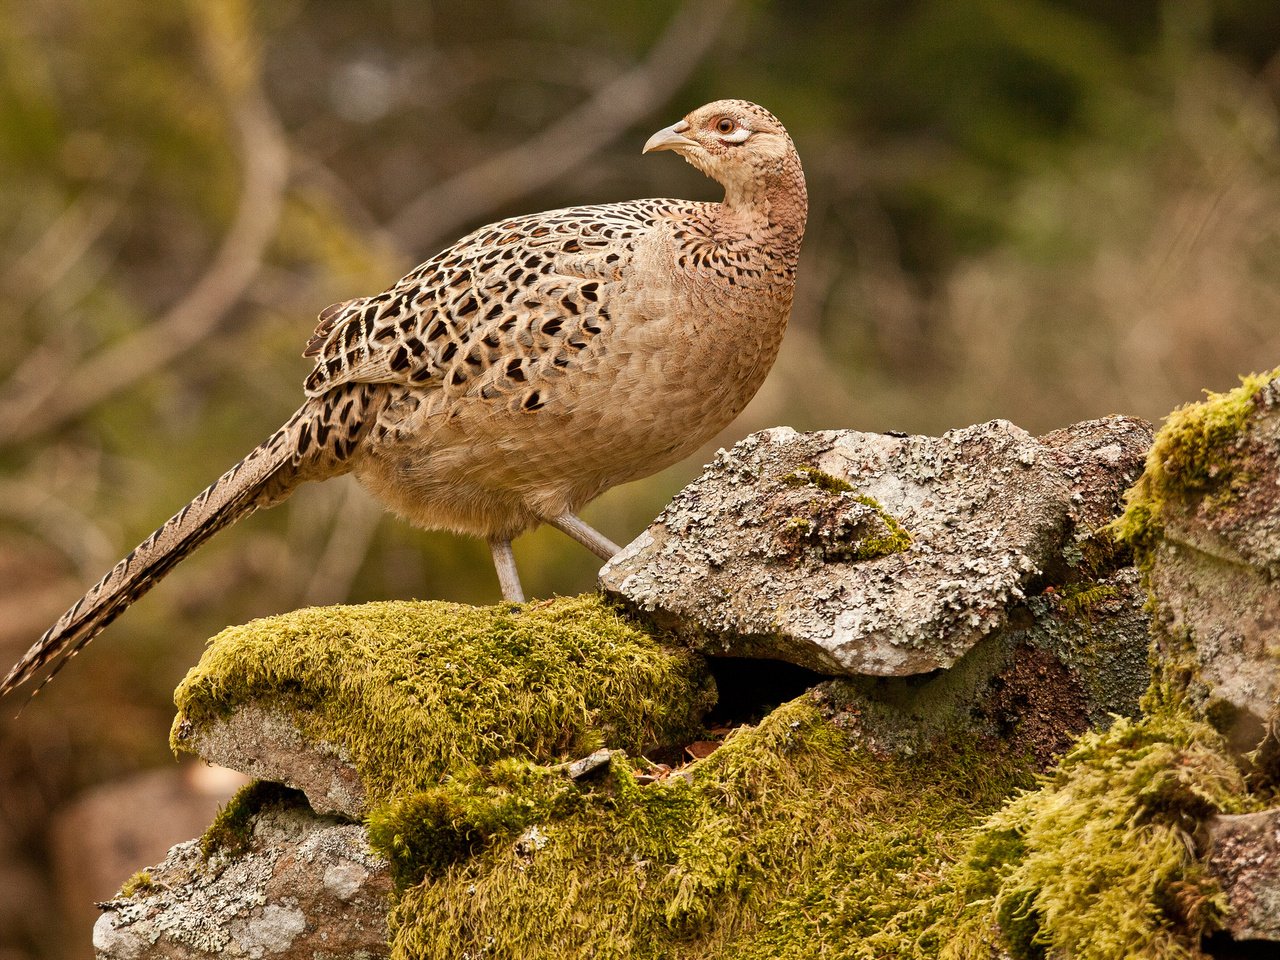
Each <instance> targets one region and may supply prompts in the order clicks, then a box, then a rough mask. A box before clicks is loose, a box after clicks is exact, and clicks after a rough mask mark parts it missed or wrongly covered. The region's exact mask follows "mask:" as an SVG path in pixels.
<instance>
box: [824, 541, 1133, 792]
mask: <svg viewBox="0 0 1280 960" xmlns="http://www.w3.org/2000/svg"><path fill="white" fill-rule="evenodd" d="M1146 596H1147V595H1146V591H1145V590H1144V589H1143V588H1142V585H1141V583H1140V582H1139V577H1138V573H1137V571H1136V570H1134V568H1133V567H1121V568H1120V569H1118V570H1115V571H1113V572H1111V573H1109V574H1107V575H1105V576H1102V577H1100V578H1098V579H1097V580H1095V581H1092V582H1091V584H1090V586H1089V587H1088V592H1087V593H1084V594H1081V593H1077V594H1076V595H1075V598H1074V599H1073V598H1071V597H1068V596H1065V595H1063V594H1062V593H1060V592H1058V591H1045V592H1043V593H1041V594H1038V595H1037V596H1034V597H1031V598H1028V600H1027V602H1026V604H1025V605H1024V607H1023V608H1022V609H1020V610H1019V611H1018V612H1017V614H1016V615H1015V616H1014V617H1013V618H1012V621H1011V622H1010V624H1009V625H1008V628H1007V629H1005V630H1002V631H1001V632H1000V633H999V634H998V635H995V636H992V637H988V638H987V639H986V640H985V641H984V642H983V643H981V644H979V645H978V647H977V648H975V649H974V650H972V651H970V652H969V653H968V654H967V655H966V656H964V657H962V658H961V659H960V660H959V661H958V662H956V663H955V665H953V666H952V667H951V668H950V669H948V670H940V671H937V672H935V673H932V674H930V675H928V676H927V677H851V678H847V679H841V680H832V681H829V682H827V683H825V684H823V685H822V686H821V687H820V688H819V690H820V691H822V693H823V695H824V696H827V697H829V698H830V699H831V701H832V702H833V703H834V704H835V705H836V707H835V708H836V709H837V710H838V711H840V712H841V713H842V718H841V725H842V726H844V727H845V728H846V729H850V730H854V731H856V732H857V734H858V739H859V741H860V742H863V743H866V744H868V745H869V746H870V747H871V748H872V749H873V750H875V751H877V752H880V753H898V754H907V755H909V754H912V753H918V752H920V751H922V750H925V749H928V747H929V745H930V742H931V741H933V740H936V739H945V738H947V737H952V736H956V735H957V734H958V733H960V732H961V731H967V733H968V735H971V736H973V737H977V738H985V739H991V740H999V741H1003V742H1005V743H1009V744H1011V745H1013V746H1014V748H1015V749H1016V750H1017V751H1019V752H1021V753H1025V754H1027V755H1030V756H1034V757H1035V759H1036V761H1037V764H1038V765H1039V766H1040V767H1041V768H1042V769H1043V768H1046V767H1048V766H1049V765H1050V764H1051V763H1052V762H1053V761H1054V760H1055V759H1056V758H1057V756H1058V755H1059V754H1060V753H1061V752H1062V751H1063V750H1064V749H1066V748H1067V747H1068V746H1069V745H1070V743H1071V741H1072V740H1073V739H1074V738H1075V737H1076V736H1077V735H1079V734H1080V733H1082V732H1083V731H1085V730H1087V729H1089V728H1090V727H1095V728H1096V727H1103V726H1107V725H1108V724H1109V723H1110V721H1111V719H1112V718H1113V717H1115V716H1130V717H1131V716H1137V715H1138V712H1139V709H1138V701H1139V698H1140V697H1141V696H1142V693H1143V691H1144V690H1146V688H1147V684H1148V682H1149V680H1150V669H1149V666H1148V663H1147V649H1148V636H1147V628H1148V620H1147V615H1146V612H1145V610H1144V607H1145V604H1146ZM1080 597H1084V598H1085V602H1083V603H1082V602H1081V601H1080V599H1079V598H1080Z"/></svg>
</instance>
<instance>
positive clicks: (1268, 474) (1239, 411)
mask: <svg viewBox="0 0 1280 960" xmlns="http://www.w3.org/2000/svg"><path fill="white" fill-rule="evenodd" d="M1117 529H1118V530H1119V532H1120V534H1121V535H1122V536H1123V537H1125V538H1126V539H1127V540H1129V542H1130V543H1132V544H1133V546H1134V547H1135V550H1136V551H1137V553H1138V555H1139V557H1140V559H1141V561H1142V565H1143V568H1144V570H1145V572H1146V574H1147V581H1148V585H1149V587H1150V590H1151V594H1152V597H1153V600H1154V611H1155V613H1154V620H1153V624H1154V629H1155V634H1156V642H1157V647H1158V650H1159V653H1160V662H1161V664H1162V667H1161V669H1162V672H1163V674H1164V676H1165V678H1166V679H1168V680H1170V681H1172V682H1175V683H1178V684H1186V685H1187V686H1188V687H1189V689H1190V691H1191V693H1192V695H1193V696H1194V697H1196V698H1197V700H1198V701H1199V702H1200V704H1201V707H1202V709H1203V711H1204V712H1205V714H1206V715H1207V716H1208V717H1209V718H1210V719H1211V721H1212V722H1214V723H1215V724H1216V725H1218V726H1219V727H1220V728H1221V729H1223V731H1224V732H1226V733H1228V735H1229V736H1230V737H1231V739H1232V741H1233V742H1234V743H1235V745H1236V747H1237V749H1239V750H1240V751H1242V752H1247V751H1250V750H1252V749H1254V748H1255V747H1257V746H1258V745H1259V743H1260V741H1262V740H1263V738H1264V736H1265V735H1266V732H1267V728H1268V726H1272V725H1274V724H1275V723H1276V721H1277V716H1276V713H1277V706H1278V704H1280V371H1276V372H1273V373H1271V374H1266V375H1262V376H1254V377H1248V378H1246V379H1245V380H1244V382H1243V383H1242V384H1241V386H1240V387H1238V388H1237V389H1235V390H1232V391H1230V392H1228V393H1223V394H1210V395H1209V397H1208V398H1207V399H1206V400H1205V401H1203V402H1201V403H1197V404H1191V405H1188V406H1186V407H1183V408H1181V409H1179V410H1176V411H1174V412H1173V413H1172V414H1171V415H1170V416H1169V418H1168V419H1167V420H1166V422H1165V425H1164V426H1163V427H1162V428H1161V430H1160V432H1159V434H1158V435H1157V437H1156V440H1155V442H1154V444H1153V445H1152V448H1151V454H1150V456H1149V457H1148V459H1147V466H1146V471H1145V472H1144V474H1143V476H1142V478H1141V480H1140V481H1139V483H1138V484H1137V485H1135V487H1134V490H1133V492H1132V494H1131V495H1130V497H1129V505H1128V509H1127V510H1126V512H1125V515H1124V517H1123V518H1122V520H1121V521H1120V522H1119V523H1118V524H1117ZM1271 752H1274V751H1271Z"/></svg>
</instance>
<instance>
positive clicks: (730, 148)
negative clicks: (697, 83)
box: [643, 100, 804, 202]
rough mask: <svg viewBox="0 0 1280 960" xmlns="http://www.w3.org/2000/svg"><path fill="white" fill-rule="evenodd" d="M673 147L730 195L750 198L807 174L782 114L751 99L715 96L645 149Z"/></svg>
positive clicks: (656, 136)
mask: <svg viewBox="0 0 1280 960" xmlns="http://www.w3.org/2000/svg"><path fill="white" fill-rule="evenodd" d="M654 150H673V151H675V152H676V153H678V154H680V156H682V157H684V158H685V159H686V160H687V161H689V163H691V164H693V165H694V166H695V167H697V168H698V169H699V170H701V171H702V172H703V173H705V174H706V175H707V176H708V177H711V179H713V180H716V181H718V182H719V183H721V184H723V185H724V188H725V193H726V198H727V201H729V202H733V201H734V200H741V201H745V202H750V201H752V200H753V199H756V198H758V197H759V196H760V195H761V194H762V193H769V192H773V190H776V189H777V188H778V187H785V186H787V185H789V184H791V183H797V184H798V186H799V188H800V190H801V191H803V185H804V178H803V174H802V173H801V172H800V161H799V158H798V157H797V156H796V148H795V146H794V144H792V142H791V137H790V136H789V135H788V134H787V131H786V128H785V127H783V126H782V124H781V123H779V122H778V118H777V117H775V116H774V115H773V114H772V113H770V112H769V111H768V110H766V109H765V108H764V107H761V106H758V105H757V104H754V103H749V102H748V101H746V100H716V101H715V102H714V103H708V104H707V105H706V106H702V107H699V108H698V109H697V110H694V111H693V112H692V113H690V114H688V115H687V116H686V117H685V118H684V119H683V120H680V121H679V122H678V123H673V124H672V125H671V126H669V127H664V128H663V129H661V130H659V131H658V132H657V133H655V134H654V135H653V136H652V137H650V138H649V140H648V142H647V143H645V145H644V151H643V152H644V153H649V152H651V151H654Z"/></svg>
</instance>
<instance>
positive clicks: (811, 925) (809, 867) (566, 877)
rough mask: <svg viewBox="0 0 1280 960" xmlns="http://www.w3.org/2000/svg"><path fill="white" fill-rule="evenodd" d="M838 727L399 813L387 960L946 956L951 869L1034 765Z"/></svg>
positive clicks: (499, 787) (523, 783) (778, 719)
mask: <svg viewBox="0 0 1280 960" xmlns="http://www.w3.org/2000/svg"><path fill="white" fill-rule="evenodd" d="M829 713H830V711H829V710H828V709H827V707H826V704H825V703H824V702H823V701H821V700H820V699H818V698H815V697H814V696H812V695H808V694H806V695H804V696H802V697H800V698H799V699H797V700H795V701H792V702H790V703H788V704H785V705H784V706H782V707H780V708H778V709H777V710H775V711H774V712H773V713H771V714H770V715H769V716H767V717H766V718H765V719H764V720H763V721H762V722H761V723H760V724H759V725H758V726H756V727H744V728H740V729H739V730H738V731H737V732H735V733H734V734H733V735H732V736H731V737H730V738H729V739H728V740H727V741H726V742H725V743H724V745H723V746H721V747H720V748H719V749H718V750H716V751H715V752H714V753H712V754H711V755H710V756H709V757H707V758H706V759H704V760H700V761H698V762H697V763H694V764H692V765H691V766H689V767H688V768H686V770H685V771H681V772H679V773H677V774H674V775H671V776H669V777H667V778H666V779H664V780H659V781H657V782H654V783H649V784H647V785H645V784H643V782H642V780H640V779H637V777H636V770H635V769H634V768H633V766H632V764H631V763H629V762H628V761H627V759H626V758H625V757H624V756H622V755H621V754H614V756H613V757H612V760H611V763H610V765H609V767H608V769H607V770H606V771H605V772H604V773H603V774H602V775H601V776H600V777H599V778H598V779H596V780H593V781H592V782H590V783H588V784H581V783H573V782H570V781H568V780H566V779H565V778H564V777H563V776H557V775H555V774H554V772H552V771H548V770H546V769H545V768H534V767H530V766H528V765H514V764H510V763H504V764H499V765H497V766H496V767H494V768H490V769H489V770H487V771H476V772H475V773H474V774H473V775H469V776H466V777H461V778H455V779H452V780H450V781H449V782H447V783H445V784H443V785H441V787H439V788H437V789H435V790H431V791H424V792H422V793H420V794H418V795H416V796H411V797H406V798H404V799H403V800H402V801H400V802H398V803H395V804H392V805H390V806H388V807H387V808H385V809H383V810H382V811H380V812H379V813H377V814H375V816H374V817H373V818H372V823H371V830H370V833H371V839H372V841H373V844H374V847H375V849H376V850H377V851H378V852H380V853H382V854H383V855H384V856H388V857H389V858H390V859H391V860H392V862H393V863H394V864H395V874H396V878H397V881H398V885H399V888H400V889H399V894H398V899H397V903H396V905H395V907H394V909H393V911H392V916H391V929H392V940H391V943H392V956H393V957H394V958H398V960H409V958H414V960H428V958H437V957H439V958H444V957H457V956H464V955H472V956H485V957H493V958H517V957H519V958H551V957H555V958H578V957H583V958H585V957H592V958H608V957H617V958H622V957H626V958H650V957H652V958H658V957H675V956H679V957H682V958H712V957H717V958H718V957H737V958H761V960H764V958H770V960H773V958H801V957H805V958H808V957H824V956H831V957H837V956H838V957H865V958H868V960H869V958H873V957H885V956H893V957H913V956H914V957H921V958H923V957H926V956H935V955H936V954H935V953H932V952H931V951H932V950H933V949H934V947H936V945H937V942H938V939H937V935H936V931H933V932H931V930H930V927H931V924H932V922H933V921H934V920H935V919H936V916H935V913H934V912H933V907H937V908H938V909H941V908H942V907H944V906H945V905H946V902H945V901H943V900H940V899H937V898H936V897H935V893H936V890H935V888H936V886H937V884H938V883H939V880H940V877H941V876H942V874H943V870H944V867H945V864H946V863H948V862H950V861H952V860H953V859H954V858H955V857H956V856H958V855H959V854H960V853H961V852H962V850H963V849H964V844H965V838H966V835H967V833H968V831H969V830H971V829H972V828H973V827H974V826H975V825H976V824H978V823H979V822H980V821H981V819H982V817H983V815H985V814H988V813H990V812H992V811H993V810H995V809H996V808H998V807H999V806H1000V804H1001V803H1002V802H1003V801H1004V800H1005V799H1006V798H1007V797H1008V796H1009V795H1010V794H1011V793H1012V792H1013V791H1014V790H1015V789H1016V788H1017V787H1018V786H1027V785H1029V784H1030V782H1031V781H1030V774H1029V764H1026V763H1024V762H1021V761H1019V760H1016V759H1013V758H1010V757H1007V756H1002V755H1001V754H1000V752H999V751H998V750H995V751H989V752H985V753H984V754H983V755H982V756H979V755H978V752H977V750H976V749H975V748H974V746H973V745H972V743H971V744H970V745H969V746H968V747H965V746H964V745H962V744H960V743H956V742H949V743H947V744H946V745H945V746H943V747H941V748H940V749H939V750H937V751H930V752H928V753H924V754H920V755H917V756H915V757H911V758H886V757H882V756H877V755H875V754H873V753H871V752H870V751H868V750H867V749H866V748H865V747H863V746H862V745H861V744H860V742H859V741H858V739H857V737H856V736H854V735H851V734H850V733H846V732H845V730H844V729H842V728H841V726H840V725H839V722H838V720H837V719H836V718H835V717H833V716H831V715H829ZM926 901H927V902H928V903H929V904H931V905H933V906H931V907H930V909H920V908H919V906H918V905H919V904H921V903H924V902H926Z"/></svg>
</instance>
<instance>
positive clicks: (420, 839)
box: [369, 759, 581, 889]
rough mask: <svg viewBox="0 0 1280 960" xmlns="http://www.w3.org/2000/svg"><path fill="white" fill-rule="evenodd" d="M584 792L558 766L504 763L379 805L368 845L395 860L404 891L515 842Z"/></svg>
mask: <svg viewBox="0 0 1280 960" xmlns="http://www.w3.org/2000/svg"><path fill="white" fill-rule="evenodd" d="M580 796H581V794H580V791H579V790H578V789H577V787H575V786H574V784H573V782H572V781H571V780H569V779H568V778H567V777H565V776H563V775H562V774H561V773H559V772H558V771H556V770H555V769H553V768H551V767H546V766H542V765H539V764H534V763H530V762H528V761H526V760H510V759H509V760H501V761H499V762H498V763H496V764H494V765H493V766H491V767H489V768H487V769H486V770H484V771H479V770H468V771H466V772H465V773H463V774H461V775H460V776H458V777H449V778H448V779H446V780H445V781H444V782H443V783H441V784H440V785H438V786H436V787H432V788H430V789H428V790H423V791H421V792H419V793H416V794H413V795H411V796H409V797H406V798H403V799H398V800H393V801H392V802H390V803H389V804H387V805H385V806H383V807H381V808H379V809H378V810H375V811H374V812H373V815H372V816H371V817H370V818H369V842H370V844H371V845H372V846H373V848H374V849H375V850H377V851H379V852H380V853H382V854H383V856H385V857H386V858H387V859H388V860H389V861H390V862H391V871H392V878H393V879H394V881H395V884H396V887H397V888H398V889H403V888H404V887H407V886H409V885H410V884H412V883H416V882H418V881H419V880H421V879H422V878H423V877H425V876H438V875H440V874H441V873H442V872H443V871H444V870H446V869H447V868H448V867H449V866H450V865H451V864H454V863H457V862H459V861H461V860H464V859H466V858H467V857H470V856H474V855H476V854H477V853H479V852H481V851H482V850H484V849H486V848H487V847H488V846H490V845H491V844H493V843H496V842H498V841H500V840H515V839H516V837H517V835H518V834H519V833H520V832H521V831H522V830H524V829H525V828H526V827H529V826H531V825H533V824H536V823H538V822H541V821H545V820H547V819H550V818H554V817H559V816H563V815H564V814H565V813H567V812H568V811H569V810H571V809H572V808H573V807H574V805H575V804H576V802H577V801H578V799H580Z"/></svg>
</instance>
